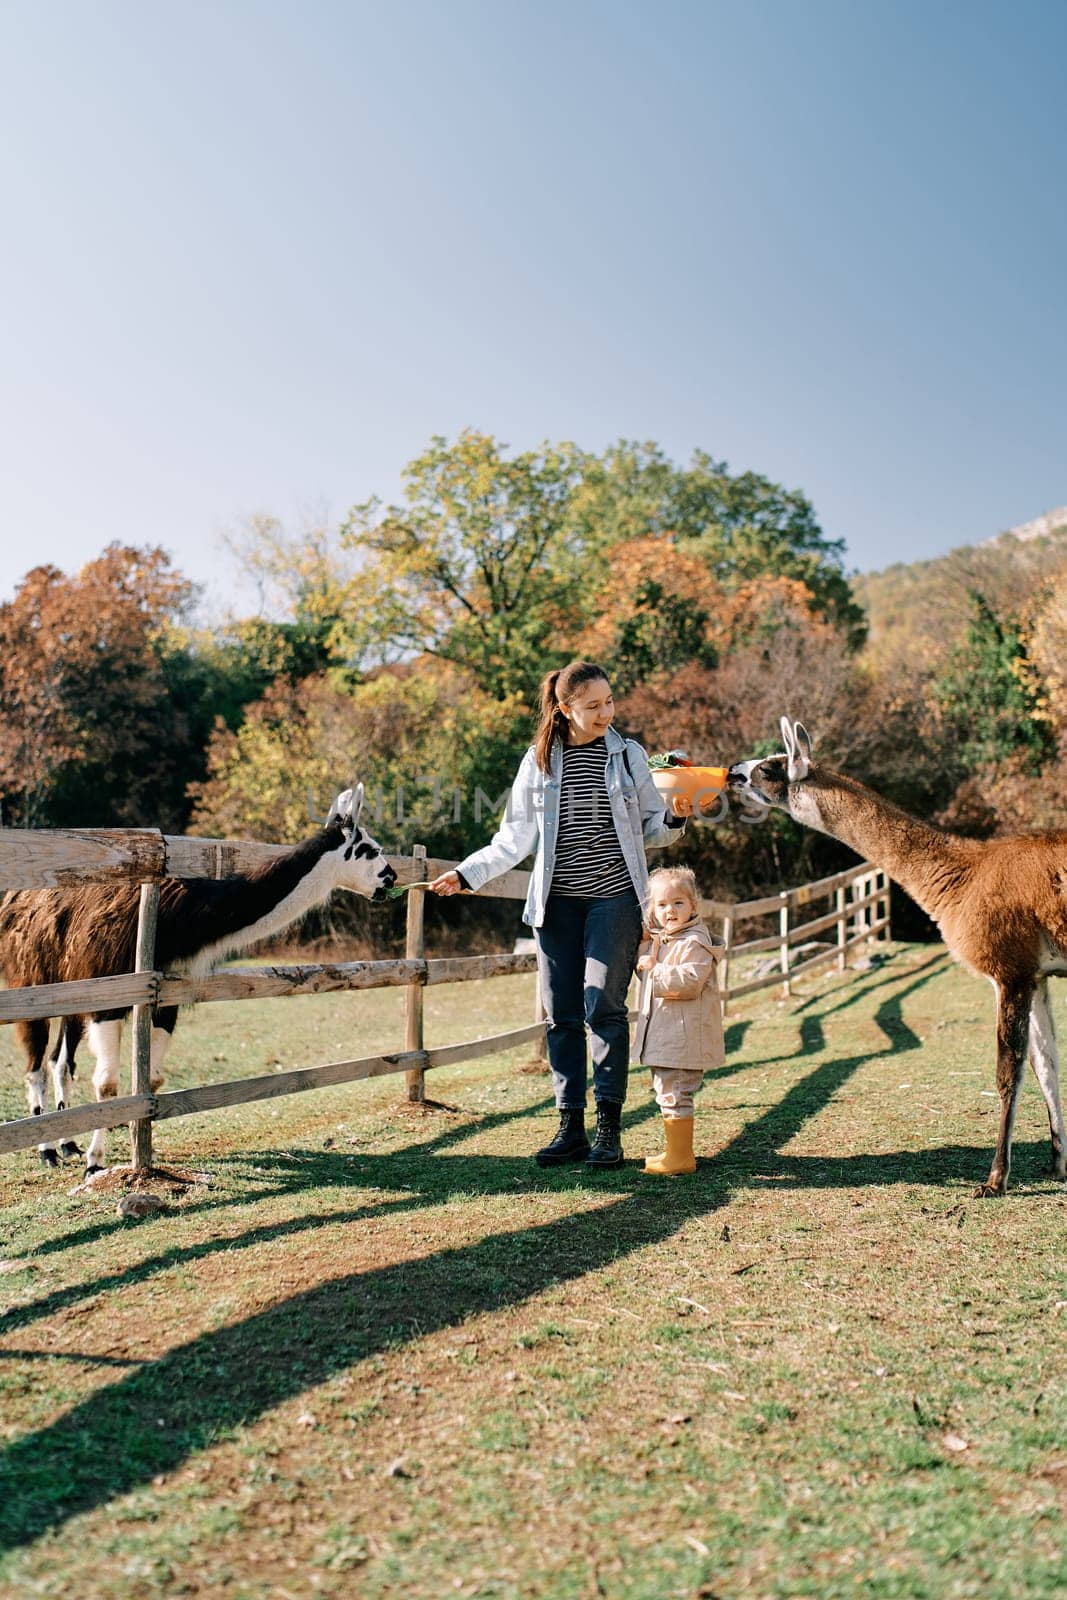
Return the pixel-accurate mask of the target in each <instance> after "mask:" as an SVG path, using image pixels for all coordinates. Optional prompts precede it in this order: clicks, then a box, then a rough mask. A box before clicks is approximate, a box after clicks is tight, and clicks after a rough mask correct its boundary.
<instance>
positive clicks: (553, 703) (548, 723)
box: [534, 661, 608, 774]
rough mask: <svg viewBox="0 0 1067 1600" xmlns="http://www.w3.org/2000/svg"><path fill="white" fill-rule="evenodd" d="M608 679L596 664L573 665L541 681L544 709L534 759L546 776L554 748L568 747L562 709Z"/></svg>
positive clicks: (547, 674) (535, 741)
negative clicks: (585, 688)
mask: <svg viewBox="0 0 1067 1600" xmlns="http://www.w3.org/2000/svg"><path fill="white" fill-rule="evenodd" d="M601 678H603V680H604V682H605V683H607V681H608V675H607V673H606V672H605V671H604V668H603V667H598V666H597V664H596V662H595V661H571V662H569V663H568V664H567V666H565V667H563V668H562V669H561V670H559V671H557V672H549V673H546V674H545V676H544V677H543V678H542V679H541V707H540V719H539V721H538V724H537V733H536V734H535V735H534V756H535V759H536V761H537V765H538V766H539V767H540V768H541V771H542V772H544V773H546V774H547V773H549V772H551V770H552V765H551V761H552V746H553V745H554V744H555V742H556V740H557V739H559V740H561V741H562V743H563V744H566V743H567V732H568V723H567V719H566V717H565V716H564V715H563V707H564V706H565V705H568V704H569V703H570V700H571V697H572V695H575V694H577V692H578V690H579V689H581V688H582V687H583V686H584V685H585V684H587V683H597V682H599V680H600V679H601Z"/></svg>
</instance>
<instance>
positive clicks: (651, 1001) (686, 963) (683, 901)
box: [630, 867, 725, 1176]
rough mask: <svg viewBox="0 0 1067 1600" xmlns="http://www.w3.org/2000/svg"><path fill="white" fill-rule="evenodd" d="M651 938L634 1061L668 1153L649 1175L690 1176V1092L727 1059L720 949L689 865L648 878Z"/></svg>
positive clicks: (643, 966)
mask: <svg viewBox="0 0 1067 1600" xmlns="http://www.w3.org/2000/svg"><path fill="white" fill-rule="evenodd" d="M647 903H648V913H647V922H648V932H649V938H648V940H647V941H646V942H645V943H644V944H643V945H642V946H641V954H640V958H639V960H638V963H637V971H638V973H639V974H640V976H641V987H640V992H639V995H638V1020H637V1025H636V1029H635V1033H634V1042H633V1049H632V1051H631V1057H630V1059H631V1061H633V1062H636V1063H639V1064H640V1065H641V1066H645V1067H651V1069H652V1086H653V1088H654V1089H655V1092H656V1102H657V1104H658V1105H659V1108H660V1111H661V1112H662V1114H663V1126H664V1132H665V1134H666V1138H667V1149H666V1151H665V1152H664V1154H663V1155H661V1156H649V1157H648V1159H647V1160H646V1162H645V1171H646V1172H659V1173H667V1174H670V1175H672V1176H673V1175H674V1174H675V1173H678V1172H695V1171H696V1159H695V1157H694V1155H693V1095H694V1093H695V1091H696V1090H697V1089H699V1087H700V1080H701V1077H702V1075H703V1073H704V1070H705V1068H706V1067H718V1066H721V1065H722V1063H723V1061H724V1059H725V1051H724V1048H723V1039H722V1008H721V1006H720V1004H719V985H718V982H717V980H716V975H715V968H716V966H717V965H718V963H719V961H721V959H722V955H723V944H722V941H721V940H720V939H716V938H715V937H714V935H712V934H710V933H709V932H708V930H707V928H706V927H705V926H704V924H703V922H702V921H701V920H700V913H699V911H698V909H697V904H698V901H697V885H696V878H695V877H694V876H693V874H692V872H690V870H689V868H688V867H660V868H659V869H658V870H657V871H656V872H653V873H651V874H650V876H649V880H648V902H647Z"/></svg>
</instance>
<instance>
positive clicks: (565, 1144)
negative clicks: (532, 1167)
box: [534, 1109, 589, 1167]
mask: <svg viewBox="0 0 1067 1600" xmlns="http://www.w3.org/2000/svg"><path fill="white" fill-rule="evenodd" d="M588 1154H589V1140H588V1139H587V1138H586V1133H585V1112H584V1111H581V1110H578V1111H568V1110H566V1109H564V1110H562V1111H561V1112H560V1114H559V1132H558V1133H557V1134H556V1137H555V1138H554V1139H553V1140H552V1143H551V1144H546V1145H545V1147H544V1149H543V1150H538V1152H537V1154H536V1155H535V1156H534V1160H535V1161H536V1162H537V1165H538V1166H539V1167H561V1166H562V1165H563V1163H564V1162H565V1161H584V1160H585V1158H586V1156H587V1155H588Z"/></svg>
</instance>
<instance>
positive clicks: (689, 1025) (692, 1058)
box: [630, 917, 726, 1072]
mask: <svg viewBox="0 0 1067 1600" xmlns="http://www.w3.org/2000/svg"><path fill="white" fill-rule="evenodd" d="M648 948H649V947H648V945H643V946H642V949H641V954H642V955H644V954H645V953H646V951H647V950H648ZM724 950H725V947H724V945H723V942H722V940H721V939H716V937H715V936H714V934H711V933H709V932H708V930H707V928H706V927H705V926H704V924H703V922H701V920H700V918H699V917H695V918H694V919H693V921H692V922H687V923H686V924H685V926H684V927H682V928H678V929H676V930H675V932H673V933H661V934H660V935H659V959H658V961H657V962H656V965H655V966H654V967H653V968H652V970H651V971H650V972H644V973H641V974H640V978H641V987H640V989H639V991H638V999H637V1010H638V1017H637V1022H636V1024H635V1026H634V1041H633V1048H632V1050H631V1052H630V1060H631V1062H632V1063H633V1064H634V1065H637V1066H643V1067H674V1068H678V1067H681V1068H684V1069H685V1070H687V1071H689V1072H704V1071H706V1070H707V1068H708V1067H720V1066H722V1064H723V1062H724V1061H725V1059H726V1050H725V1047H724V1045H723V1037H722V1005H721V1003H720V999H719V982H718V977H717V975H716V968H717V966H718V964H719V962H720V961H721V960H722V958H723V954H724Z"/></svg>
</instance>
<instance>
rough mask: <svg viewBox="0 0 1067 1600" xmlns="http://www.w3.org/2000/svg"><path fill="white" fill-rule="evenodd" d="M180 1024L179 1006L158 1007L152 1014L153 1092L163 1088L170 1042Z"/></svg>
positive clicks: (151, 1071)
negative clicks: (164, 1063) (164, 1069)
mask: <svg viewBox="0 0 1067 1600" xmlns="http://www.w3.org/2000/svg"><path fill="white" fill-rule="evenodd" d="M177 1023H178V1008H177V1006H157V1007H156V1009H155V1010H154V1011H153V1013H152V1055H151V1065H150V1073H151V1079H150V1081H151V1084H152V1092H153V1094H154V1093H155V1091H156V1090H157V1089H159V1088H161V1087H162V1084H163V1060H164V1057H165V1056H166V1054H167V1051H168V1050H169V1049H170V1041H171V1039H172V1038H173V1037H174V1029H175V1027H176V1026H177Z"/></svg>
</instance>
